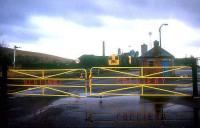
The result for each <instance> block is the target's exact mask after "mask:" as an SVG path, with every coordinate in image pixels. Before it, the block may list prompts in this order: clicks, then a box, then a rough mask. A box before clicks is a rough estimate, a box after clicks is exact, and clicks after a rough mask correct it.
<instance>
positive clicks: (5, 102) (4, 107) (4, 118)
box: [0, 62, 8, 127]
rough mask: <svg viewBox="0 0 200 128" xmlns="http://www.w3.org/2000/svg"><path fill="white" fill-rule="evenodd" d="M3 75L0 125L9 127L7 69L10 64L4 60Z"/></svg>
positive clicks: (1, 81) (0, 96)
mask: <svg viewBox="0 0 200 128" xmlns="http://www.w3.org/2000/svg"><path fill="white" fill-rule="evenodd" d="M1 68H2V69H1V71H2V75H1V80H0V83H1V84H0V102H1V103H0V127H8V119H7V109H8V96H7V71H8V65H7V63H5V62H3V64H2V67H1Z"/></svg>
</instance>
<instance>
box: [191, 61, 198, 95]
mask: <svg viewBox="0 0 200 128" xmlns="http://www.w3.org/2000/svg"><path fill="white" fill-rule="evenodd" d="M191 62H192V83H193V97H198V82H197V59H196V58H194V59H191Z"/></svg>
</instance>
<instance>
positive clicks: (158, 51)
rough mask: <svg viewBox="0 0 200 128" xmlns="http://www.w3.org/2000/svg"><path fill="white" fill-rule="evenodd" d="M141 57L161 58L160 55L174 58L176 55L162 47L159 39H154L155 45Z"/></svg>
mask: <svg viewBox="0 0 200 128" xmlns="http://www.w3.org/2000/svg"><path fill="white" fill-rule="evenodd" d="M141 57H143V58H159V57H164V58H174V56H173V55H172V54H171V53H169V52H168V51H166V50H165V49H163V48H161V47H160V46H159V42H158V41H154V47H153V48H152V49H150V50H149V51H147V52H146V53H144V54H143V55H142V56H141Z"/></svg>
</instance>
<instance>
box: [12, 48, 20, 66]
mask: <svg viewBox="0 0 200 128" xmlns="http://www.w3.org/2000/svg"><path fill="white" fill-rule="evenodd" d="M17 48H20V47H17V46H16V45H15V46H14V55H13V67H14V68H15V56H16V50H17Z"/></svg>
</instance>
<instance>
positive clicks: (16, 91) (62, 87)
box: [8, 69, 87, 97]
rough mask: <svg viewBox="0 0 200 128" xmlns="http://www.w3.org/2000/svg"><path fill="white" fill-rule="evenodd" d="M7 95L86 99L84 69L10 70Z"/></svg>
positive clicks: (85, 75)
mask: <svg viewBox="0 0 200 128" xmlns="http://www.w3.org/2000/svg"><path fill="white" fill-rule="evenodd" d="M8 94H12V95H28V96H72V97H86V96H87V72H86V70H85V69H45V70H44V69H41V70H23V69H20V70H18V69H11V70H9V71H8Z"/></svg>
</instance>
